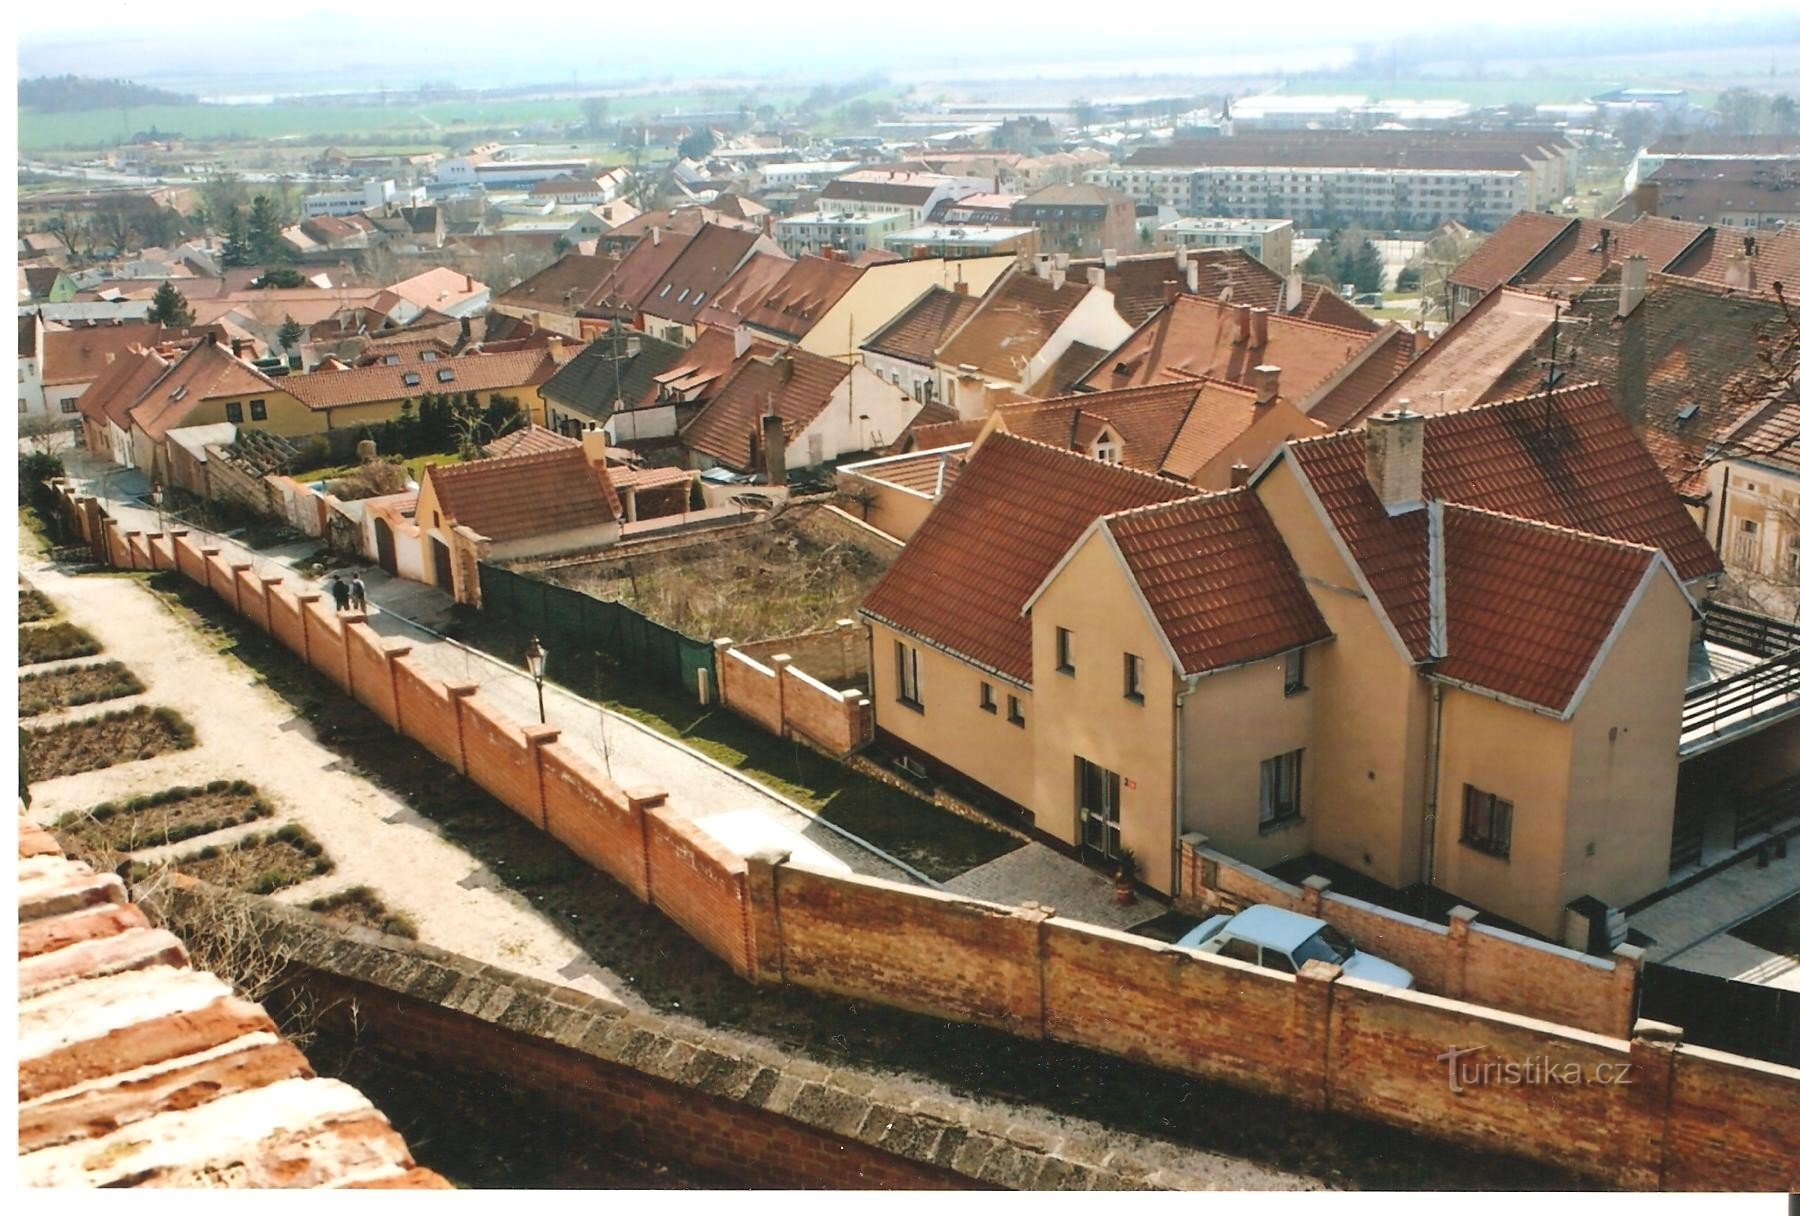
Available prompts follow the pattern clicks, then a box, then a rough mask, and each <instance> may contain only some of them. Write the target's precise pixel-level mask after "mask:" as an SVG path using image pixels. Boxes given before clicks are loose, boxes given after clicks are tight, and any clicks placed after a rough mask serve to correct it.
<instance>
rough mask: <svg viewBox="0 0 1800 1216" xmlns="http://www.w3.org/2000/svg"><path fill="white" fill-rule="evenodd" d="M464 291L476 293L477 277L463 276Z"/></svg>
mask: <svg viewBox="0 0 1800 1216" xmlns="http://www.w3.org/2000/svg"><path fill="white" fill-rule="evenodd" d="M463 290H464V291H474V290H475V276H474V275H469V274H465V275H464V276H463Z"/></svg>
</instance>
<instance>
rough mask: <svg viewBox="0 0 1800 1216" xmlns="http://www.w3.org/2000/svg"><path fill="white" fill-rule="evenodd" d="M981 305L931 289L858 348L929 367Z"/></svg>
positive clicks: (958, 294)
mask: <svg viewBox="0 0 1800 1216" xmlns="http://www.w3.org/2000/svg"><path fill="white" fill-rule="evenodd" d="M980 303H981V301H980V300H979V299H978V298H977V297H975V296H972V295H970V294H968V293H967V292H964V291H953V290H951V289H950V288H948V287H938V286H935V285H934V286H931V287H927V288H926V289H925V291H924V292H923V293H922V294H921V295H920V296H919V298H918V299H916V300H914V301H913V302H912V303H911V304H909V305H907V306H906V307H905V308H903V309H901V310H900V313H899V314H898V315H897V316H895V317H894V319H893V320H891V321H889V322H888V323H887V324H886V325H883V326H882V327H881V328H880V329H878V330H876V331H875V332H874V333H873V334H870V335H869V339H868V341H866V342H864V343H863V344H862V348H863V349H864V350H867V351H873V352H874V353H876V354H878V355H886V356H888V357H889V358H892V359H904V360H906V361H907V362H908V363H917V364H919V365H920V366H921V367H930V366H931V365H932V360H933V358H934V357H935V356H936V354H937V348H938V347H939V346H940V345H942V344H943V341H944V339H945V337H947V336H948V335H949V334H951V333H953V332H954V331H955V330H956V327H957V326H959V325H961V324H962V323H963V322H964V321H966V320H968V319H969V314H970V313H972V312H974V311H975V308H976V306H977V305H978V304H980Z"/></svg>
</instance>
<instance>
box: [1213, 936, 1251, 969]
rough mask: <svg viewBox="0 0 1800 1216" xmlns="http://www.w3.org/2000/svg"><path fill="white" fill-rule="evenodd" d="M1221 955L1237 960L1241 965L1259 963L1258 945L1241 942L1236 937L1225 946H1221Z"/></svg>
mask: <svg viewBox="0 0 1800 1216" xmlns="http://www.w3.org/2000/svg"><path fill="white" fill-rule="evenodd" d="M1219 953H1220V954H1222V955H1224V956H1225V957H1226V958H1235V959H1236V960H1237V961H1238V962H1240V963H1254V962H1256V961H1257V958H1256V943H1255V942H1245V941H1239V940H1238V939H1237V938H1235V937H1234V938H1232V939H1231V940H1230V941H1227V942H1226V943H1225V944H1224V945H1223V946H1220V947H1219Z"/></svg>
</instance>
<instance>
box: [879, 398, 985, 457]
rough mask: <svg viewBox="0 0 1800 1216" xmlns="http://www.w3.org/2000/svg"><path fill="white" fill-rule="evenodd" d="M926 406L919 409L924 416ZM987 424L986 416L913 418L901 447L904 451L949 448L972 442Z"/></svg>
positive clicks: (928, 407)
mask: <svg viewBox="0 0 1800 1216" xmlns="http://www.w3.org/2000/svg"><path fill="white" fill-rule="evenodd" d="M931 408H932V406H929V405H928V406H926V407H924V408H923V409H921V410H920V411H919V415H920V417H923V416H924V414H925V410H926V409H931ZM986 425H987V419H985V418H953V419H944V420H942V421H937V422H920V421H919V420H918V419H917V418H915V419H913V423H912V425H911V426H909V427H907V429H906V431H905V432H904V434H903V435H902V437H901V443H900V447H901V450H903V451H923V450H926V449H930V448H947V447H950V446H951V445H953V444H958V443H972V442H974V440H975V439H976V437H977V436H979V435H980V434H981V431H982V428H983V427H985V426H986Z"/></svg>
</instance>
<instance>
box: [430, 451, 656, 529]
mask: <svg viewBox="0 0 1800 1216" xmlns="http://www.w3.org/2000/svg"><path fill="white" fill-rule="evenodd" d="M425 476H426V477H427V478H429V479H430V482H431V486H432V489H433V491H434V493H435V494H436V496H437V503H438V509H439V511H441V512H442V513H443V516H444V519H445V523H446V526H449V525H452V524H459V525H461V526H463V527H466V528H470V529H472V530H474V531H475V532H477V533H479V534H480V535H482V536H485V537H487V538H488V539H489V540H494V541H509V540H519V539H522V538H524V537H528V536H547V535H550V534H551V533H555V532H568V531H572V530H574V529H576V528H588V527H595V526H597V525H599V524H603V523H607V522H609V521H611V520H615V519H618V518H619V517H620V516H621V515H622V514H623V512H622V511H621V509H620V507H619V496H618V494H617V493H616V492H615V491H614V489H613V486H612V482H611V480H610V479H609V478H608V476H607V474H606V472H605V470H604V469H596V468H595V467H594V466H593V465H592V464H590V463H588V460H587V458H586V456H584V455H583V454H582V451H581V448H580V447H579V446H577V447H573V448H564V449H561V450H556V451H549V452H537V453H533V454H531V455H525V456H506V457H502V458H500V459H496V460H476V461H471V462H469V463H467V464H434V465H428V466H426V469H425Z"/></svg>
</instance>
